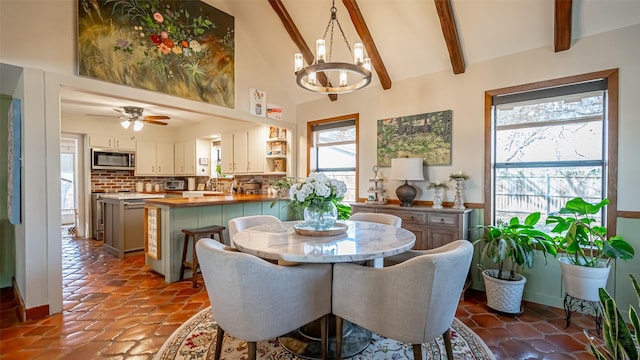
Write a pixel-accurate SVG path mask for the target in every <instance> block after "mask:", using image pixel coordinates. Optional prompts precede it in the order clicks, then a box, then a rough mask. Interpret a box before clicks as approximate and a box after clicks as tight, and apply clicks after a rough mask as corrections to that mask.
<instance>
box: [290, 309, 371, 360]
mask: <svg viewBox="0 0 640 360" xmlns="http://www.w3.org/2000/svg"><path fill="white" fill-rule="evenodd" d="M328 326H329V339H328V342H329V359H335V358H336V336H335V333H336V331H335V329H336V325H335V317H334V316H330V317H329V324H328ZM342 334H343V335H342V357H343V358H348V357H351V356H354V355H356V354H358V353H360V352H362V351H363V350H364V349H366V348H367V346H369V341H370V340H371V331H369V330H367V329H364V328H361V327H360V326H358V325H355V324H352V323H350V322H348V321H346V320H345V321H344V329H343V331H342ZM278 340H279V341H280V345H282V347H283V348H284V349H285V350H287V351H289V352H290V353H292V354H295V355H296V356H299V357H302V358H305V359H321V358H322V348H321V345H320V321H314V322H312V323H310V324H308V325H305V326H303V327H301V328H299V329H297V330H294V331H292V332H290V333H288V334H286V335H283V336H281V337H279V338H278Z"/></svg>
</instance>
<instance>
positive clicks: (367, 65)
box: [362, 58, 371, 71]
mask: <svg viewBox="0 0 640 360" xmlns="http://www.w3.org/2000/svg"><path fill="white" fill-rule="evenodd" d="M362 66H364V68H365V69H367V70H369V71H371V59H369V58H364V63H363V64H362Z"/></svg>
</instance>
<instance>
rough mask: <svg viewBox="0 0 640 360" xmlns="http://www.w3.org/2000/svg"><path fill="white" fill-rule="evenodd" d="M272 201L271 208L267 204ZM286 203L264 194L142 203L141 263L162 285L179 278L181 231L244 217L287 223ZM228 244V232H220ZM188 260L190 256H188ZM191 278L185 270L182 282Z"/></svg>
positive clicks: (182, 235)
mask: <svg viewBox="0 0 640 360" xmlns="http://www.w3.org/2000/svg"><path fill="white" fill-rule="evenodd" d="M274 200H275V201H276V202H275V205H274V206H271V204H272V203H273V202H274ZM287 205H288V201H287V200H277V199H276V198H275V197H273V196H267V195H245V194H238V195H205V196H204V197H195V198H164V199H148V200H145V209H144V213H145V231H144V241H145V259H146V260H145V261H146V265H147V266H149V267H151V268H152V269H153V270H154V271H156V272H158V273H160V274H162V275H164V279H165V281H166V282H169V283H171V282H175V281H178V280H179V279H180V261H181V258H182V246H183V241H184V234H183V233H182V229H195V228H201V227H205V226H210V225H221V226H224V227H227V228H228V223H229V220H230V219H233V218H236V217H240V216H248V215H273V216H275V217H277V218H279V219H280V220H283V221H286V220H291V219H292V216H291V214H290V207H289V206H287ZM224 238H225V242H226V243H227V245H228V244H229V230H228V229H227V230H225V231H224ZM188 257H189V258H191V254H189V255H188ZM190 276H191V274H190V271H189V270H187V271H186V274H185V279H186V278H189V277H190Z"/></svg>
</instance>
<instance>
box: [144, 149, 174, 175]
mask: <svg viewBox="0 0 640 360" xmlns="http://www.w3.org/2000/svg"><path fill="white" fill-rule="evenodd" d="M173 159H174V154H173V144H165V143H158V144H156V143H149V142H142V141H138V144H137V148H136V175H137V176H140V175H157V176H159V175H173V174H174V171H173V167H174V160H173Z"/></svg>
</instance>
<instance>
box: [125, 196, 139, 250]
mask: <svg viewBox="0 0 640 360" xmlns="http://www.w3.org/2000/svg"><path fill="white" fill-rule="evenodd" d="M123 205H124V252H125V253H129V252H134V251H141V250H144V202H143V201H142V200H139V201H138V200H127V201H124V204H123Z"/></svg>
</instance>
